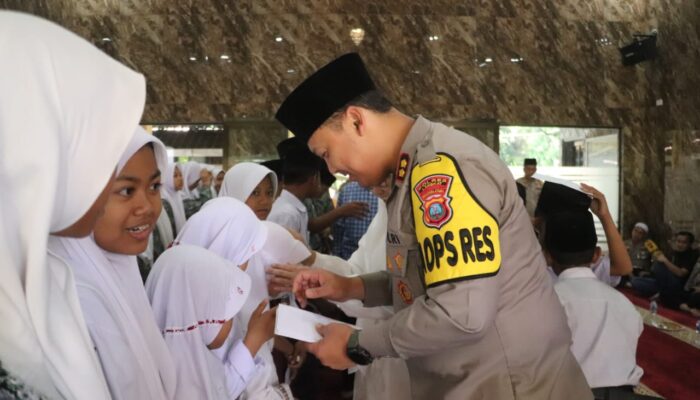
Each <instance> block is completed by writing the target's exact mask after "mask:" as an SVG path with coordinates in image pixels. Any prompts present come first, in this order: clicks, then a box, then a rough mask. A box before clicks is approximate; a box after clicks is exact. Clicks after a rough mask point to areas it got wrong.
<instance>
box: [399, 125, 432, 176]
mask: <svg viewBox="0 0 700 400" xmlns="http://www.w3.org/2000/svg"><path fill="white" fill-rule="evenodd" d="M432 125H433V124H432V122H430V121H428V120H427V119H426V118H424V117H423V116H421V115H418V116H417V117H416V120H415V122H414V123H413V126H412V127H411V130H409V131H408V135H406V139H404V142H403V145H402V146H401V153H400V156H399V165H397V166H396V169H395V171H394V185H396V186H401V185H403V183H404V181H405V180H406V178H407V174H408V173H409V172H410V171H411V165H413V164H414V163H415V156H416V152H417V148H418V146H419V145H421V144H428V143H429V142H430V137H429V134H430V133H431V131H432V128H433V126H432Z"/></svg>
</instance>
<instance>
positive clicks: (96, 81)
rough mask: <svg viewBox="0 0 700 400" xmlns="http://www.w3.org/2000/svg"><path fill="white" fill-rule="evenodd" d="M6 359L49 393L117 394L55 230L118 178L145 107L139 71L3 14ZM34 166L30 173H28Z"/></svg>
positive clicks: (0, 293) (64, 34)
mask: <svg viewBox="0 0 700 400" xmlns="http://www.w3.org/2000/svg"><path fill="white" fill-rule="evenodd" d="M0 60H2V61H1V62H0V93H4V94H8V93H11V94H12V95H10V96H8V95H4V96H0V171H2V172H1V173H0V187H2V190H3V193H2V196H0V297H1V298H2V301H0V320H1V321H2V328H0V360H2V364H3V367H4V368H5V369H6V370H7V371H9V373H10V374H12V375H14V376H16V377H17V378H19V379H20V380H22V381H23V382H24V383H25V384H27V385H29V386H30V387H33V388H34V389H36V390H37V391H39V392H40V393H42V394H43V395H45V396H46V397H50V398H92V399H98V398H109V391H108V388H107V385H106V382H105V379H104V376H103V374H102V370H101V368H100V364H99V361H98V359H97V356H96V354H95V352H94V349H93V347H92V343H91V341H90V337H89V335H88V331H87V328H86V326H85V321H84V320H83V316H82V313H81V311H80V304H79V303H78V297H77V295H76V291H75V284H74V281H73V275H72V272H71V270H70V268H68V265H67V264H66V263H65V262H64V261H62V260H61V259H59V258H58V257H56V256H55V255H52V254H50V253H47V248H46V242H47V240H48V236H49V233H50V232H58V231H61V230H63V229H65V228H67V227H69V226H71V225H72V224H74V223H75V222H77V221H78V220H79V219H80V218H81V217H82V216H83V215H84V214H85V212H86V211H88V209H89V208H90V207H91V206H92V204H93V202H94V201H95V200H96V199H97V197H98V195H99V194H100V193H101V192H102V190H103V189H104V187H105V185H106V184H107V182H108V180H109V178H110V176H111V175H112V173H113V172H114V168H115V166H116V165H117V161H118V159H119V156H120V155H121V153H122V152H123V151H124V149H125V148H126V145H127V143H128V142H129V139H130V138H131V135H132V134H133V132H134V128H135V127H136V126H137V125H138V122H139V119H140V118H141V113H142V112H143V107H144V102H145V96H146V93H145V89H146V88H145V81H144V78H143V76H142V75H140V74H137V73H135V72H134V71H131V70H130V69H128V68H126V67H125V66H123V65H122V64H120V63H118V62H116V61H114V60H113V59H111V58H110V57H108V56H106V55H105V54H104V53H102V52H101V51H99V50H98V49H97V48H95V47H94V46H93V45H92V44H90V43H89V42H87V41H85V40H84V39H81V38H80V37H78V36H76V35H75V34H73V33H71V32H68V31H67V30H65V29H63V28H61V27H60V26H58V25H56V24H54V23H51V22H48V21H45V20H42V19H40V18H37V17H33V16H29V15H26V14H21V13H16V12H8V11H0ZM28 171H29V173H28Z"/></svg>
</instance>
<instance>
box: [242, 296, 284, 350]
mask: <svg viewBox="0 0 700 400" xmlns="http://www.w3.org/2000/svg"><path fill="white" fill-rule="evenodd" d="M267 303H268V301H267V299H266V300H263V301H261V302H260V304H259V305H258V308H256V309H255V311H253V314H252V315H251V316H250V321H249V322H248V333H247V334H246V335H245V339H243V344H245V346H246V347H247V348H248V350H249V351H250V354H251V355H252V356H253V357H255V354H257V352H258V350H260V347H261V346H262V345H263V343H265V342H267V341H268V340H270V339H272V336H273V335H274V333H275V316H276V314H277V307H275V308H273V309H271V310H268V311H264V310H265V307H266V306H267Z"/></svg>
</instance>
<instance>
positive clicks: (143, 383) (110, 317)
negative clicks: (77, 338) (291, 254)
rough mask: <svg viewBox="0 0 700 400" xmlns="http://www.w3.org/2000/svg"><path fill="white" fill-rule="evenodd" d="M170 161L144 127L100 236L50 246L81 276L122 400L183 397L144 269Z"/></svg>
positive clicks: (127, 156)
mask: <svg viewBox="0 0 700 400" xmlns="http://www.w3.org/2000/svg"><path fill="white" fill-rule="evenodd" d="M166 160H167V153H166V150H165V146H164V145H163V143H161V141H160V140H158V139H157V138H156V137H154V136H153V135H149V134H147V133H146V132H145V131H144V130H143V129H142V128H141V127H139V128H138V129H137V132H136V134H135V135H134V137H133V139H131V142H130V143H129V146H128V147H127V149H126V151H125V152H124V153H123V154H122V157H121V159H120V160H119V164H118V166H117V178H116V181H115V184H114V187H113V190H112V193H111V195H110V198H109V200H108V202H107V205H106V207H105V214H104V215H103V216H102V217H100V218H99V219H98V221H97V225H96V227H95V233H94V234H93V235H92V236H90V237H87V238H82V239H69V238H60V237H51V238H50V239H49V250H51V251H52V252H54V253H55V254H57V255H59V256H60V257H61V258H63V259H64V260H66V261H67V262H68V263H69V264H70V265H71V268H72V270H73V273H74V274H75V280H76V285H77V288H78V297H79V299H80V306H81V308H82V310H83V315H84V316H85V321H86V322H87V326H88V330H89V331H90V337H91V338H92V341H93V343H94V344H95V350H96V351H97V354H98V356H99V358H100V362H101V364H102V369H103V371H104V373H105V376H106V378H107V383H108V385H109V389H110V393H111V395H112V398H114V399H125V400H129V399H170V398H172V397H173V395H174V393H175V368H174V366H173V363H172V359H171V358H170V354H169V352H168V348H167V347H166V345H165V342H164V341H163V338H162V336H161V334H160V330H159V329H158V327H157V326H156V324H155V320H154V318H153V313H152V311H151V308H150V304H149V302H148V298H147V297H146V292H145V290H144V288H143V283H142V280H141V275H140V274H139V267H138V265H137V263H136V254H139V253H141V252H142V251H143V250H144V248H145V247H146V245H147V244H148V239H149V235H150V233H151V231H153V229H154V227H155V224H156V220H157V219H158V214H159V213H160V211H161V209H160V171H161V169H165V166H166V162H167V161H166ZM125 226H126V227H127V228H124V227H125ZM103 240H104V242H103ZM105 247H109V250H107V249H105Z"/></svg>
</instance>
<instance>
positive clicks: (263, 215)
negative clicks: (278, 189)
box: [245, 175, 275, 221]
mask: <svg viewBox="0 0 700 400" xmlns="http://www.w3.org/2000/svg"><path fill="white" fill-rule="evenodd" d="M274 201H275V193H274V192H273V191H272V179H270V176H269V175H268V176H266V177H265V179H263V180H262V181H260V183H258V186H256V187H255V189H253V193H251V194H250V196H248V199H247V200H246V201H245V203H246V204H247V205H248V207H250V209H251V210H253V212H254V213H255V215H257V216H258V218H259V219H260V220H262V221H264V220H265V219H267V216H268V215H269V214H270V210H271V209H272V203H273V202H274Z"/></svg>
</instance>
